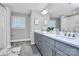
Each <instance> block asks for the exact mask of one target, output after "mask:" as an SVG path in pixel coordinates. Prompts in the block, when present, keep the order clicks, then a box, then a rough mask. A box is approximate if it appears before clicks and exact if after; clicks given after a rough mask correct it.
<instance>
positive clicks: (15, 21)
mask: <svg viewBox="0 0 79 59" xmlns="http://www.w3.org/2000/svg"><path fill="white" fill-rule="evenodd" d="M12 28H16V29H25V17H19V16H12Z"/></svg>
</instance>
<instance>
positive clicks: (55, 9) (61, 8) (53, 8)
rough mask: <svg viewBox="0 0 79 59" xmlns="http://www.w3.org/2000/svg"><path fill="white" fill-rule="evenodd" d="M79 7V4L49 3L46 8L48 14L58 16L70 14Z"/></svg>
mask: <svg viewBox="0 0 79 59" xmlns="http://www.w3.org/2000/svg"><path fill="white" fill-rule="evenodd" d="M78 7H79V4H74V3H73V4H68V3H53V4H49V5H48V7H47V9H48V11H49V14H50V16H53V17H59V16H62V15H70V14H72V13H73V11H74V10H76V9H77V8H78Z"/></svg>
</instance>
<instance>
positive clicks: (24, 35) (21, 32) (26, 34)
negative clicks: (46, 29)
mask: <svg viewBox="0 0 79 59" xmlns="http://www.w3.org/2000/svg"><path fill="white" fill-rule="evenodd" d="M11 16H24V17H25V18H26V27H25V29H11V33H12V39H28V38H30V16H29V15H26V14H22V13H16V12H12V13H11Z"/></svg>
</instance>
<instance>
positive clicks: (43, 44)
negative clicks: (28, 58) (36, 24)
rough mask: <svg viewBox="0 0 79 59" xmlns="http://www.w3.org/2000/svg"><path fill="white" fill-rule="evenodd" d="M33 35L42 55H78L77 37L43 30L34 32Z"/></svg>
mask: <svg viewBox="0 0 79 59" xmlns="http://www.w3.org/2000/svg"><path fill="white" fill-rule="evenodd" d="M34 36H35V44H36V46H37V47H38V49H39V50H40V52H41V54H42V55H43V56H79V40H78V39H73V38H67V37H63V36H59V35H55V34H52V33H43V32H34Z"/></svg>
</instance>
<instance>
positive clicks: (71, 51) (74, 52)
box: [56, 41, 79, 56]
mask: <svg viewBox="0 0 79 59" xmlns="http://www.w3.org/2000/svg"><path fill="white" fill-rule="evenodd" d="M56 48H57V49H59V50H60V51H62V52H64V53H65V54H67V55H71V56H79V49H78V48H75V47H73V46H70V45H67V44H64V43H62V42H59V41H56Z"/></svg>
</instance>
